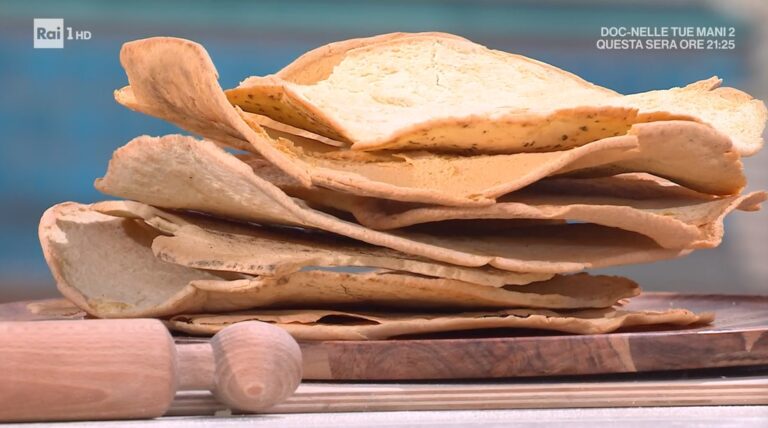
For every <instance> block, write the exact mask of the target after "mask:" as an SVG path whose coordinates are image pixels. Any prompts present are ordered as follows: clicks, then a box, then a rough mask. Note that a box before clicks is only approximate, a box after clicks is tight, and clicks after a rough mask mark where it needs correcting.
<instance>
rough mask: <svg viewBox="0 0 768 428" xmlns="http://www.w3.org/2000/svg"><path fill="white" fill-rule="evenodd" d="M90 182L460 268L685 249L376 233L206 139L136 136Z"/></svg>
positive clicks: (597, 263) (615, 237) (633, 239)
mask: <svg viewBox="0 0 768 428" xmlns="http://www.w3.org/2000/svg"><path fill="white" fill-rule="evenodd" d="M96 187H97V188H98V189H99V190H101V191H102V192H104V193H107V194H110V195H114V196H118V197H122V198H126V199H132V200H135V201H140V202H144V203H146V204H150V205H154V206H157V207H162V208H172V209H185V210H193V211H200V212H205V213H210V214H213V215H216V216H220V217H224V218H230V219H238V220H244V221H251V222H256V223H262V224H285V225H292V226H302V227H308V228H313V229H320V230H325V231H328V232H333V233H336V234H338V235H342V236H347V237H350V238H353V239H356V240H358V241H363V242H367V243H369V244H373V245H377V246H382V247H387V248H391V249H394V250H398V251H401V252H403V253H406V254H411V255H416V256H421V257H425V258H429V259H432V260H438V261H441V262H445V263H450V264H455V265H460V266H473V267H477V266H484V265H490V266H493V267H496V268H500V269H503V270H509V271H514V272H536V273H567V272H577V271H580V270H583V269H586V268H593V267H601V266H613V265H620V264H628V263H643V262H650V261H654V260H660V259H668V258H674V257H678V256H681V255H684V254H687V252H688V250H669V249H664V248H661V247H659V246H658V245H657V244H656V243H654V242H653V241H652V240H650V239H648V238H646V237H644V236H642V235H639V234H636V233H632V232H625V231H622V230H619V229H614V228H605V227H601V226H596V225H555V226H541V227H527V228H511V229H509V230H501V231H497V232H487V233H485V234H476V233H471V234H469V233H466V234H462V233H452V234H447V235H437V234H425V233H415V232H400V231H398V232H393V233H388V232H380V231H375V230H372V229H368V228H366V227H363V226H360V225H358V224H355V223H351V222H348V221H344V220H341V219H339V218H337V217H334V216H332V215H329V214H326V213H323V212H320V211H317V210H314V209H311V208H309V207H308V206H307V205H306V204H304V203H303V202H302V201H300V200H297V199H293V198H290V197H288V196H287V195H286V194H285V193H283V192H282V191H281V190H280V189H278V188H277V187H276V186H274V185H273V184H271V183H269V182H267V181H265V180H263V179H262V178H260V177H258V176H257V175H256V174H254V172H253V170H252V168H250V167H249V166H248V165H247V164H245V163H243V162H242V161H240V160H239V159H237V158H236V157H235V156H233V155H231V154H229V153H227V152H225V151H224V150H222V149H221V148H219V147H218V146H216V145H215V144H213V143H211V142H208V141H201V140H196V139H194V138H191V137H184V136H178V135H177V136H167V137H162V138H150V137H139V138H136V139H134V140H133V141H132V142H131V143H129V144H128V145H126V146H125V147H123V148H121V149H119V150H117V151H116V152H115V155H114V156H113V158H112V160H111V161H110V164H109V169H108V171H107V174H106V176H105V177H104V178H102V179H99V180H97V182H96Z"/></svg>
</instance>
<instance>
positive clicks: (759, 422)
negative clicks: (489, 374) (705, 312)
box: [4, 406, 768, 428]
mask: <svg viewBox="0 0 768 428" xmlns="http://www.w3.org/2000/svg"><path fill="white" fill-rule="evenodd" d="M513 425H514V426H515V427H559V426H566V425H567V427H568V428H581V427H584V428H592V427H617V426H618V427H620V428H641V427H642V428H645V427H649V428H662V427H664V428H666V427H733V428H751V427H756V428H758V427H759V428H768V406H711V407H644V408H598V409H541V410H481V411H478V410H472V411H465V410H457V411H421V412H367V413H362V412H361V413H300V414H282V415H249V416H218V417H174V418H160V419H153V420H144V421H112V422H71V423H52V424H10V425H4V426H8V427H11V426H17V427H24V428H31V427H54V426H62V427H70V426H78V427H79V426H83V427H104V428H128V427H132V428H133V427H150V428H160V427H178V428H181V427H185V428H186V427H190V428H198V427H236V426H249V427H281V428H292V427H296V428H322V427H359V426H370V427H414V426H416V427H465V426H469V427H472V426H477V427H482V428H492V427H509V426H513Z"/></svg>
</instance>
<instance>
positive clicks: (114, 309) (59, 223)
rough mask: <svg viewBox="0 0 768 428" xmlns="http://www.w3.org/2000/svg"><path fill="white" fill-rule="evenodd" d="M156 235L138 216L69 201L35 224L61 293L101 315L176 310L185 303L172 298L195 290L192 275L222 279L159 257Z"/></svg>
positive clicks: (88, 310) (147, 313)
mask: <svg viewBox="0 0 768 428" xmlns="http://www.w3.org/2000/svg"><path fill="white" fill-rule="evenodd" d="M158 235H159V232H158V231H156V230H155V229H152V228H150V227H147V226H145V225H143V224H141V223H140V222H137V221H134V220H129V219H123V218H118V217H112V216H107V215H104V214H100V213H98V212H95V211H93V210H91V209H90V208H89V207H88V206H87V205H81V204H76V203H72V202H66V203H63V204H59V205H55V206H53V207H51V208H49V209H48V210H47V211H46V212H45V214H43V217H42V219H41V220H40V227H39V237H40V244H41V245H42V248H43V254H44V255H45V260H46V262H48V267H49V268H50V270H51V273H52V274H53V277H54V279H55V280H56V284H57V287H58V289H59V291H60V292H61V294H63V295H64V297H66V298H67V299H68V300H70V301H71V302H72V303H74V304H75V305H77V306H78V307H79V308H81V309H83V310H84V311H86V312H88V313H89V314H92V315H96V316H98V317H104V318H112V317H131V316H158V315H161V314H171V313H180V312H183V311H185V310H186V308H187V307H188V306H185V305H179V304H177V303H176V302H178V301H179V300H180V298H181V297H180V295H184V294H194V290H191V289H189V287H188V284H189V282H190V281H193V280H221V279H223V277H222V276H221V275H215V274H212V273H209V272H204V271H200V270H196V269H190V268H187V267H183V266H178V265H174V264H171V263H166V262H163V261H161V260H159V259H157V258H156V257H155V256H154V254H152V250H151V249H150V245H151V243H152V240H153V239H155V238H156V237H157V236H158ZM192 299H194V297H193V298H192ZM190 307H197V306H195V305H191V306H190ZM175 309H178V312H174V310H175Z"/></svg>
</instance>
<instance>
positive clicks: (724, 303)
mask: <svg viewBox="0 0 768 428" xmlns="http://www.w3.org/2000/svg"><path fill="white" fill-rule="evenodd" d="M26 303H29V302H20V303H17V304H6V305H0V320H2V319H6V320H8V319H19V320H20V319H35V318H38V317H37V316H35V315H31V314H29V313H28V311H26ZM626 308H628V309H637V310H653V309H657V310H660V309H665V308H686V309H690V310H693V311H697V312H709V311H714V312H715V314H716V320H715V322H714V324H712V325H708V326H699V327H693V328H669V327H664V328H657V329H652V330H649V329H645V330H637V329H636V330H633V331H624V332H618V333H612V334H605V335H569V334H560V333H554V334H553V333H545V332H541V331H537V332H533V331H522V330H486V331H474V332H461V333H458V334H441V335H432V336H421V337H409V338H398V339H390V340H376V341H320V342H302V343H300V345H301V348H302V353H303V358H304V379H305V380H346V381H350V380H354V381H382V380H392V381H394V380H399V381H408V380H439V379H442V380H450V379H494V378H511V377H524V376H564V375H596V374H610V373H638V372H653V371H665V370H690V369H703V368H716V367H740V366H760V365H768V296H745V295H703V294H702V295H697V294H678V293H644V294H642V295H641V296H638V297H636V298H633V299H631V301H630V303H629V304H627V305H626ZM38 319H39V318H38ZM205 340H207V338H200V337H190V336H177V337H176V342H177V343H178V344H180V345H181V346H183V345H184V344H186V343H195V342H200V341H205ZM609 395H610V394H609Z"/></svg>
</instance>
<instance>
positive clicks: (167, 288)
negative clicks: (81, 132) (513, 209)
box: [36, 203, 640, 318]
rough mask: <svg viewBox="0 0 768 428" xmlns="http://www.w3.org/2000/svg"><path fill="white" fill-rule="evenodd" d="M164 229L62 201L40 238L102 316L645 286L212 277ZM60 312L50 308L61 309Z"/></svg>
mask: <svg viewBox="0 0 768 428" xmlns="http://www.w3.org/2000/svg"><path fill="white" fill-rule="evenodd" d="M159 232H160V231H159V230H158V231H155V230H153V229H152V228H148V227H146V226H145V225H144V223H143V222H142V221H137V220H132V219H127V218H121V217H113V216H110V215H105V214H101V213H98V212H97V211H96V208H95V207H94V206H92V205H91V206H89V205H81V204H75V203H63V204H59V205H56V206H54V207H52V208H50V209H49V210H48V211H46V213H45V214H44V215H43V218H42V220H41V225H40V241H41V243H42V246H43V250H44V254H45V258H46V260H47V261H48V263H49V266H50V268H51V272H53V275H54V277H55V278H56V282H57V285H58V287H59V290H60V291H61V292H62V294H64V295H65V296H66V297H67V298H68V299H70V300H71V301H72V302H74V303H75V304H76V305H77V306H78V307H79V308H82V309H83V310H85V311H86V312H88V313H89V314H91V315H93V316H97V317H100V318H127V317H162V316H170V315H175V314H179V313H184V312H200V311H213V312H219V311H234V310H242V309H250V308H258V307H283V308H292V309H297V308H305V307H313V308H317V307H323V308H342V307H350V306H357V307H368V308H375V307H378V308H413V309H419V310H422V309H427V308H435V309H469V308H474V309H477V308H501V307H503V308H509V307H543V308H587V307H608V306H611V305H613V304H615V303H616V302H618V301H619V300H621V299H624V298H628V297H632V296H636V295H637V294H639V292H640V290H639V288H638V287H637V284H635V283H634V282H633V281H630V280H628V279H626V278H621V277H611V276H591V275H587V274H576V275H571V276H557V277H555V278H552V279H551V280H547V281H540V282H534V283H531V284H528V285H516V286H507V287H503V288H501V287H500V288H494V287H487V286H483V285H477V284H470V283H467V282H463V281H457V280H450V279H444V278H431V277H426V276H421V275H414V274H409V273H404V272H395V271H391V270H376V271H373V272H367V273H344V272H334V271H326V270H317V269H316V270H309V271H300V272H293V273H290V274H287V275H284V276H280V277H264V276H251V275H237V274H231V273H230V274H225V273H221V272H218V273H214V272H209V271H203V270H198V269H191V268H184V267H180V266H177V265H174V264H171V263H165V262H162V261H159V260H158V259H157V258H156V257H155V256H154V254H153V252H152V250H151V248H150V246H151V243H152V240H153V239H156V238H157V237H158V236H159V235H158V234H159ZM59 306H60V305H59ZM57 308H58V306H57V307H53V308H51V307H47V308H45V309H44V310H47V311H50V310H52V309H53V310H54V312H55V313H56V314H59V312H61V310H59V309H57ZM66 308H68V309H67V310H68V311H69V312H72V313H75V312H77V311H74V312H73V311H72V309H71V306H66ZM36 312H39V310H37V311H36ZM59 315H61V314H59Z"/></svg>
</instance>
